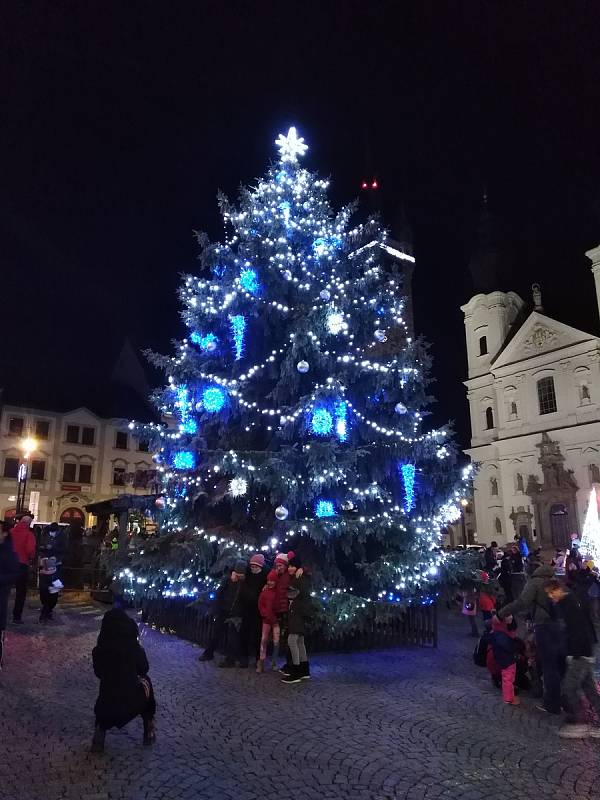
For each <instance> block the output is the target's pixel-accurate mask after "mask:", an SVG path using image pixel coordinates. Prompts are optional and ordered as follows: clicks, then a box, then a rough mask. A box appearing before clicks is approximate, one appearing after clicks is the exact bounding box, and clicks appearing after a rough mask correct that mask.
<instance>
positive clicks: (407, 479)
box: [400, 464, 415, 514]
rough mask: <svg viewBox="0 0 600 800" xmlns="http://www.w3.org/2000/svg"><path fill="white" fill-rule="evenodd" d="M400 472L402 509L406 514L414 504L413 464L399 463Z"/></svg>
mask: <svg viewBox="0 0 600 800" xmlns="http://www.w3.org/2000/svg"><path fill="white" fill-rule="evenodd" d="M400 473H401V474H402V482H403V483H404V510H405V511H406V513H407V514H408V513H410V511H412V509H413V507H414V505H415V465H414V464H400Z"/></svg>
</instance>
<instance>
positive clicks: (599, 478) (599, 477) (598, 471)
mask: <svg viewBox="0 0 600 800" xmlns="http://www.w3.org/2000/svg"><path fill="white" fill-rule="evenodd" d="M590 481H591V482H592V483H600V467H598V465H597V464H590Z"/></svg>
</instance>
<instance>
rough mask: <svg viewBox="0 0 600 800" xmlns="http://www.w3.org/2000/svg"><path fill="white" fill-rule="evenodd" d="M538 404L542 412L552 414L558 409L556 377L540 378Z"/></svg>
mask: <svg viewBox="0 0 600 800" xmlns="http://www.w3.org/2000/svg"><path fill="white" fill-rule="evenodd" d="M537 394H538V405H539V408H540V414H552V413H553V412H554V411H556V392H555V391H554V378H553V377H552V376H548V377H547V378H540V379H539V381H538V382H537Z"/></svg>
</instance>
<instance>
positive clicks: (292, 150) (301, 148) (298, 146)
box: [275, 127, 308, 163]
mask: <svg viewBox="0 0 600 800" xmlns="http://www.w3.org/2000/svg"><path fill="white" fill-rule="evenodd" d="M275 144H276V145H277V147H278V148H279V154H280V156H281V160H282V161H283V162H285V161H289V162H291V163H295V162H296V161H298V156H303V155H304V154H305V153H306V151H307V150H308V145H307V144H305V143H304V137H302V136H298V134H297V132H296V128H294V127H291V128H290V129H289V131H288V132H287V136H284V135H283V133H280V134H279V136H278V137H277V139H276V140H275Z"/></svg>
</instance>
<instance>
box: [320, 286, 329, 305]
mask: <svg viewBox="0 0 600 800" xmlns="http://www.w3.org/2000/svg"><path fill="white" fill-rule="evenodd" d="M319 297H320V298H321V300H324V301H325V302H327V301H328V300H329V298H330V297H331V292H330V291H329V289H323V291H321V292H319Z"/></svg>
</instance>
